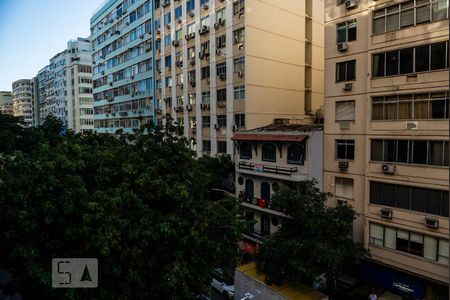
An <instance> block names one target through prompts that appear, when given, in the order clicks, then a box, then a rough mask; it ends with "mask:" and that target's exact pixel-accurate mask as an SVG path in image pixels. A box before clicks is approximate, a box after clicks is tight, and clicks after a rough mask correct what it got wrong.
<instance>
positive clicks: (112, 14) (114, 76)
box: [91, 0, 154, 133]
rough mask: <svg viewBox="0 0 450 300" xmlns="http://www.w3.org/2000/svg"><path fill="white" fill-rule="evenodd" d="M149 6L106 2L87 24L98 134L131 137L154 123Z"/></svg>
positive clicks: (129, 0)
mask: <svg viewBox="0 0 450 300" xmlns="http://www.w3.org/2000/svg"><path fill="white" fill-rule="evenodd" d="M151 2H152V1H149V0H147V1H145V0H110V1H107V2H106V3H105V4H104V5H103V6H102V7H101V8H100V9H99V10H98V11H97V12H96V13H95V14H94V16H93V17H92V18H91V41H92V47H93V56H92V59H93V64H94V65H93V80H94V81H93V88H94V110H95V112H94V113H95V115H94V127H95V131H96V132H99V133H115V132H116V131H117V130H119V129H122V130H123V131H124V132H127V133H131V132H133V129H138V128H139V127H140V126H141V125H142V124H145V123H148V122H152V120H153V112H154V111H153V107H154V105H153V99H154V95H153V94H154V91H153V74H152V70H153V68H152V64H153V62H152V56H153V54H152V41H153V40H152V38H151V32H152V13H153V10H152V9H151V5H150V3H151Z"/></svg>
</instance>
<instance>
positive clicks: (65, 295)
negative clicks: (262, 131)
mask: <svg viewBox="0 0 450 300" xmlns="http://www.w3.org/2000/svg"><path fill="white" fill-rule="evenodd" d="M0 120H1V119H0ZM10 121H14V120H10ZM169 123H170V122H168V124H169ZM10 125H11V126H12V127H11V128H9V127H3V126H0V136H2V134H3V135H6V136H8V137H9V138H10V139H11V141H12V143H11V144H12V145H15V143H14V142H15V138H14V137H12V136H13V135H14V134H16V130H17V131H19V132H22V134H23V135H24V136H26V140H27V141H28V143H27V144H26V145H23V146H22V147H13V148H12V149H11V148H7V147H4V148H3V152H4V153H3V155H2V156H1V157H0V159H1V160H3V167H2V168H1V170H0V178H1V179H2V181H3V183H0V211H1V212H2V213H1V214H0V228H2V230H1V231H0V239H1V240H2V246H1V247H0V266H1V267H2V268H6V269H8V270H10V272H11V273H12V275H13V278H14V281H13V284H14V286H13V288H14V289H15V290H17V291H19V292H20V293H21V294H22V295H24V296H25V299H32V298H34V297H35V295H39V296H40V297H42V298H45V299H189V298H192V297H193V296H194V295H195V294H198V293H200V292H207V291H208V289H209V288H210V284H209V283H210V281H211V271H212V270H213V269H214V268H215V267H217V266H219V265H228V264H235V263H236V261H237V259H238V257H237V251H236V244H237V241H238V240H239V238H240V236H241V230H242V229H243V228H244V227H245V224H244V221H242V220H240V219H236V218H235V216H236V215H238V214H239V209H240V208H239V203H238V202H237V201H236V200H235V199H232V198H226V199H220V200H218V201H212V200H210V199H209V198H208V196H207V195H208V193H206V191H208V190H209V189H210V188H211V187H212V186H213V185H214V180H215V179H214V178H215V175H213V173H214V166H213V165H214V164H213V163H211V164H210V165H209V168H205V166H204V164H202V163H200V162H199V161H198V160H196V159H194V158H193V152H192V151H190V150H189V149H188V148H187V147H186V145H187V141H186V140H185V139H183V138H179V137H177V135H176V134H175V131H176V128H175V127H173V126H171V125H167V126H163V127H162V126H158V127H154V128H153V127H150V126H149V127H146V128H142V129H141V130H140V131H139V132H137V133H136V135H129V136H125V135H120V136H110V135H94V134H87V135H79V134H73V133H70V132H69V133H67V134H66V135H65V136H62V135H61V134H60V133H61V126H60V124H59V123H58V122H57V121H55V120H54V119H49V120H47V121H46V123H45V124H44V125H43V126H42V127H40V128H37V129H21V128H19V127H16V126H14V125H13V124H10ZM5 128H6V129H5ZM5 131H7V132H5ZM10 131H11V132H10ZM5 150H8V151H7V152H6V151H5ZM217 163H218V164H219V165H220V163H219V162H218V161H217ZM0 166H2V164H0ZM55 257H96V258H98V261H99V288H98V289H87V290H84V289H52V288H51V260H52V258H55Z"/></svg>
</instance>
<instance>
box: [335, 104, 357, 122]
mask: <svg viewBox="0 0 450 300" xmlns="http://www.w3.org/2000/svg"><path fill="white" fill-rule="evenodd" d="M353 120H355V101H354V100H351V101H337V102H336V121H353Z"/></svg>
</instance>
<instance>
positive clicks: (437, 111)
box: [431, 99, 445, 119]
mask: <svg viewBox="0 0 450 300" xmlns="http://www.w3.org/2000/svg"><path fill="white" fill-rule="evenodd" d="M431 117H432V118H433V119H443V118H445V100H444V99H442V100H433V101H431Z"/></svg>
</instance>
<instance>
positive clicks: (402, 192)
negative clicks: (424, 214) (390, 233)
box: [395, 185, 411, 209]
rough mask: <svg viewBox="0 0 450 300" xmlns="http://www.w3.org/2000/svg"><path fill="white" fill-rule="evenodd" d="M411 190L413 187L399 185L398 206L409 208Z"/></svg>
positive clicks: (396, 204)
mask: <svg viewBox="0 0 450 300" xmlns="http://www.w3.org/2000/svg"><path fill="white" fill-rule="evenodd" d="M410 191H411V189H410V188H409V187H407V186H402V185H398V186H397V191H396V192H397V197H396V203H395V206H396V207H398V208H404V209H409V199H410Z"/></svg>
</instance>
